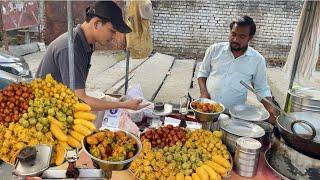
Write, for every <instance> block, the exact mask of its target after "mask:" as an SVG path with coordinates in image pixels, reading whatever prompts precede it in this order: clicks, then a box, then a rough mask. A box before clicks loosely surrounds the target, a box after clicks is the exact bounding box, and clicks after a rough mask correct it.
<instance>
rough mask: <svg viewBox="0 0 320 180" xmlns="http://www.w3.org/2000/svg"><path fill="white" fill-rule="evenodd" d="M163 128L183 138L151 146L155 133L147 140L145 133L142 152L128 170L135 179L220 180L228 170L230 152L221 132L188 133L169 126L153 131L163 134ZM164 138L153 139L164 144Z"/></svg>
mask: <svg viewBox="0 0 320 180" xmlns="http://www.w3.org/2000/svg"><path fill="white" fill-rule="evenodd" d="M165 128H168V129H169V130H170V129H175V131H177V133H180V132H184V133H185V136H183V137H182V138H178V140H177V141H176V142H175V143H171V142H170V143H165V146H163V147H162V145H161V143H162V142H160V143H158V141H157V142H156V145H153V144H155V143H153V144H152V141H154V138H153V137H155V134H154V133H152V135H149V138H148V137H147V134H146V133H144V134H143V136H142V137H141V139H142V152H141V154H140V155H139V156H138V157H137V158H136V159H135V160H134V161H133V162H132V164H131V166H130V170H131V171H132V172H133V174H134V175H135V176H136V177H138V178H140V179H142V180H145V179H172V180H173V179H197V178H198V179H221V178H222V177H224V176H226V175H227V174H228V172H229V171H230V170H231V162H230V159H229V158H230V157H229V152H228V151H227V147H226V146H225V145H224V144H222V141H221V137H222V132H220V131H214V132H210V131H207V130H203V129H198V130H195V131H190V130H189V129H183V128H179V127H172V126H171V125H168V126H165V127H161V128H158V129H154V130H152V131H155V132H157V131H159V129H161V131H163V129H165ZM146 132H148V131H146ZM165 134H168V133H162V134H160V133H159V134H156V135H159V138H158V139H160V141H163V140H164V141H167V140H166V139H167V138H163V137H164V136H166V135H165ZM169 134H171V132H170V133H169ZM173 136H174V135H173ZM176 136H177V135H176ZM151 137H152V138H151ZM177 137H178V136H177ZM182 140H184V141H182ZM158 144H160V146H159V145H158Z"/></svg>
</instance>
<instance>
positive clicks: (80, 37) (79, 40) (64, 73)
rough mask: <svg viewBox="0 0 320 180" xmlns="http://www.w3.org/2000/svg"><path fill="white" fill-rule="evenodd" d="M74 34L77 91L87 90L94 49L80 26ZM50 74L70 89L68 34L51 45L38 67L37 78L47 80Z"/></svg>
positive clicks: (74, 30)
mask: <svg viewBox="0 0 320 180" xmlns="http://www.w3.org/2000/svg"><path fill="white" fill-rule="evenodd" d="M73 32H74V39H73V40H74V75H75V78H74V80H75V89H85V87H86V80H87V77H88V73H89V68H90V66H91V64H90V61H91V55H92V52H93V48H92V46H91V45H90V44H89V43H88V42H87V40H86V38H85V36H84V32H83V30H82V29H81V27H80V25H77V27H76V28H74V29H73ZM49 73H51V74H52V76H53V78H54V79H55V80H57V81H59V82H62V83H63V84H65V85H67V86H68V87H69V85H70V83H69V82H70V78H69V55H68V33H64V34H62V35H61V36H59V37H58V38H57V39H55V40H54V41H52V42H51V43H50V45H49V46H48V48H47V50H46V53H45V55H44V57H43V58H42V61H41V63H40V65H39V67H38V70H37V73H36V77H40V78H45V76H46V75H47V74H49Z"/></svg>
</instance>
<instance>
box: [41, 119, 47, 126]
mask: <svg viewBox="0 0 320 180" xmlns="http://www.w3.org/2000/svg"><path fill="white" fill-rule="evenodd" d="M40 123H41V124H42V125H46V124H48V123H49V120H48V118H41V119H40Z"/></svg>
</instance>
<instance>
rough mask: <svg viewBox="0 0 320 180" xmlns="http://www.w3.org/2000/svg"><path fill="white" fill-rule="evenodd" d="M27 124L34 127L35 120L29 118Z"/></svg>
mask: <svg viewBox="0 0 320 180" xmlns="http://www.w3.org/2000/svg"><path fill="white" fill-rule="evenodd" d="M29 123H30V125H31V126H34V125H36V124H37V120H36V119H35V118H30V119H29Z"/></svg>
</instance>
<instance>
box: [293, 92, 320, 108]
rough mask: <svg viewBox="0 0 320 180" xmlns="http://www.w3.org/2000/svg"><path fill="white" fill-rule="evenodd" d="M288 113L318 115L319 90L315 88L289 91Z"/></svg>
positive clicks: (319, 104) (319, 106)
mask: <svg viewBox="0 0 320 180" xmlns="http://www.w3.org/2000/svg"><path fill="white" fill-rule="evenodd" d="M288 93H289V94H290V95H291V105H290V112H302V111H311V112H315V113H320V90H319V89H315V88H299V89H290V90H289V91H288Z"/></svg>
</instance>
